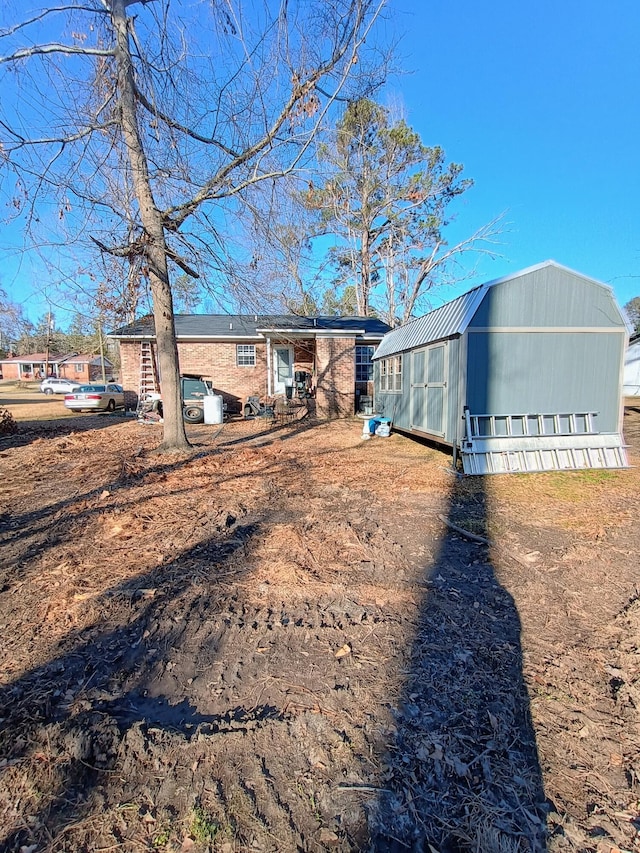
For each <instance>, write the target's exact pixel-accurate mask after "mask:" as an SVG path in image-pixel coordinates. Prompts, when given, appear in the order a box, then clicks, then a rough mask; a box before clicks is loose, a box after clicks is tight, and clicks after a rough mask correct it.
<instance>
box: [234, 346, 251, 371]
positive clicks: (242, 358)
mask: <svg viewBox="0 0 640 853" xmlns="http://www.w3.org/2000/svg"><path fill="white" fill-rule="evenodd" d="M255 366H256V345H255V344H236V367H255Z"/></svg>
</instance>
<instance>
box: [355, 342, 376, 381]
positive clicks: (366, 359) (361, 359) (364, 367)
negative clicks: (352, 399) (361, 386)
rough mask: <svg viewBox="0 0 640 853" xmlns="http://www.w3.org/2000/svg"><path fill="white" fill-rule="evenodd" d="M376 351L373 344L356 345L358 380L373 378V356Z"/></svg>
mask: <svg viewBox="0 0 640 853" xmlns="http://www.w3.org/2000/svg"><path fill="white" fill-rule="evenodd" d="M374 352H375V347H372V346H357V347H356V382H368V381H369V380H370V379H373V362H372V361H371V358H372V356H373V353H374Z"/></svg>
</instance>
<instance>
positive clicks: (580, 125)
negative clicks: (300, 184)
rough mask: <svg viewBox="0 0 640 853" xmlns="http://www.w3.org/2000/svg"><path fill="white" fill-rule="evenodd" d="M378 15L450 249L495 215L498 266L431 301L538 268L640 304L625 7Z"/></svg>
mask: <svg viewBox="0 0 640 853" xmlns="http://www.w3.org/2000/svg"><path fill="white" fill-rule="evenodd" d="M389 12H390V13H391V14H392V15H393V21H390V20H387V21H386V22H385V23H384V30H386V31H388V33H389V34H392V33H393V32H394V31H395V32H397V33H398V34H401V35H402V40H401V42H400V44H399V54H400V58H399V64H400V65H402V67H404V68H405V69H406V70H407V71H406V73H405V74H402V75H400V76H398V77H395V78H394V79H393V80H391V81H390V82H389V84H388V86H387V88H386V90H385V92H384V93H383V94H382V96H381V99H382V100H383V102H384V101H386V102H387V103H388V104H390V105H391V104H398V105H401V106H402V107H403V109H404V112H405V116H406V119H407V121H408V123H409V124H410V125H411V126H412V127H414V128H415V129H416V130H417V131H418V132H419V134H420V135H421V137H422V139H423V142H425V143H426V144H428V145H434V144H438V145H441V146H442V147H443V148H444V149H445V151H446V153H447V156H448V158H449V159H450V160H455V161H456V162H461V163H463V164H464V166H465V173H464V174H465V175H466V176H468V177H471V178H473V179H474V181H475V186H474V187H473V189H471V190H470V191H469V192H468V193H466V194H465V196H464V197H463V198H462V199H461V200H460V202H459V204H458V215H457V220H456V222H455V224H454V225H453V226H452V227H451V229H450V232H449V237H450V242H451V243H453V242H456V241H457V240H459V239H462V238H464V237H466V236H468V235H469V234H470V233H472V232H473V231H474V230H475V229H476V228H478V227H479V226H481V225H483V224H484V223H486V222H488V221H490V220H491V219H493V218H494V217H496V216H498V215H499V214H502V213H503V214H504V215H505V225H504V226H503V228H504V230H503V234H502V237H501V241H502V245H501V246H499V247H498V251H499V252H500V255H501V257H499V258H496V259H489V258H484V259H481V260H480V261H479V262H478V265H477V273H476V275H475V277H473V278H470V279H468V280H466V281H465V282H464V283H463V284H462V285H460V286H459V287H458V288H457V289H456V288H451V289H447V292H446V293H443V295H442V299H448V298H451V297H452V296H454V295H456V294H457V293H458V292H461V291H463V290H466V289H468V288H469V287H471V286H473V285H475V284H478V283H480V282H482V281H486V280H489V279H492V278H496V277H498V276H502V275H506V274H509V273H512V272H516V271H517V270H519V269H522V268H524V267H527V266H531V265H533V264H537V263H540V262H541V261H544V260H547V259H553V260H556V261H558V262H559V263H562V264H565V265H566V266H569V267H572V268H574V269H576V270H578V271H580V272H582V273H584V274H586V275H588V276H591V277H593V278H595V279H598V280H600V281H603V282H606V283H608V284H610V285H611V286H612V287H613V288H614V291H615V293H616V296H617V298H618V301H619V302H620V304H624V303H625V302H627V301H628V300H629V299H631V298H632V297H633V296H636V295H640V227H639V226H640V216H639V214H638V200H639V199H640V163H639V157H640V47H639V46H640V3H638V0H610V2H609V3H607V4H604V3H596V2H594V0H539V2H536V3H531V2H529V3H527V2H522V0H492V2H490V3H481V2H478V0H390V3H389ZM14 238H15V239H17V235H14V234H13V232H12V231H9V230H7V229H6V228H4V229H3V231H2V234H1V235H0V251H1V252H2V255H3V263H2V265H1V266H0V286H2V287H4V289H5V290H7V291H8V293H9V295H10V296H11V297H12V298H13V299H14V300H16V301H20V302H23V303H24V304H25V307H26V308H27V310H28V313H29V315H30V316H31V317H32V319H35V318H36V317H38V316H40V315H42V314H43V313H44V311H45V310H46V299H45V292H46V290H47V287H46V285H47V278H46V275H45V274H43V273H42V272H41V271H40V270H39V269H38V268H37V267H36V268H35V269H34V268H32V267H31V265H30V262H29V261H28V260H27V259H24V258H23V260H22V262H21V263H20V264H19V263H18V258H17V255H16V254H15V253H7V252H6V251H5V249H6V247H7V244H8V243H10V242H13V240H14ZM58 315H59V317H60V320H61V321H62V322H63V323H64V318H63V316H62V315H61V314H60V312H58Z"/></svg>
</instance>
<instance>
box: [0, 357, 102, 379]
mask: <svg viewBox="0 0 640 853" xmlns="http://www.w3.org/2000/svg"><path fill="white" fill-rule="evenodd" d="M0 366H1V367H2V376H3V378H4V379H17V380H23V381H28V382H35V381H37V380H39V379H44V378H45V376H57V377H58V378H60V379H72V380H74V381H78V382H93V381H94V380H98V379H102V361H101V358H100V356H99V355H77V354H76V353H70V354H67V355H51V354H49V355H48V356H47V354H46V353H43V352H39V353H33V354H31V355H16V356H12V357H10V358H4V359H2V360H1V361H0ZM104 366H105V372H106V374H107V377H110V376H111V373H112V371H113V364H112V363H111V362H110V361H109V359H108V358H105V360H104Z"/></svg>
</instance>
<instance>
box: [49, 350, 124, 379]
mask: <svg viewBox="0 0 640 853" xmlns="http://www.w3.org/2000/svg"><path fill="white" fill-rule="evenodd" d="M57 375H58V376H59V377H60V378H61V379H72V380H73V381H74V382H102V380H103V374H102V358H101V357H100V356H99V355H70V356H66V357H65V358H64V359H63V360H62V361H60V362H59V363H58V373H57ZM112 378H113V363H112V362H111V361H110V360H109V359H108V358H105V359H104V379H106V380H109V379H112Z"/></svg>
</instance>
